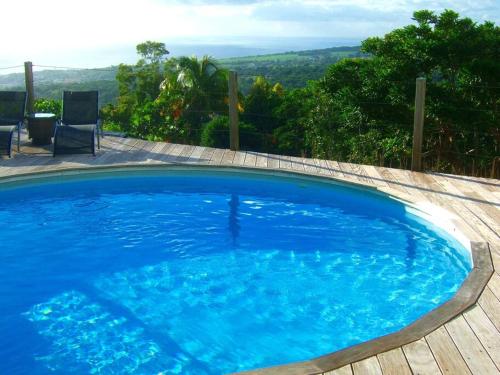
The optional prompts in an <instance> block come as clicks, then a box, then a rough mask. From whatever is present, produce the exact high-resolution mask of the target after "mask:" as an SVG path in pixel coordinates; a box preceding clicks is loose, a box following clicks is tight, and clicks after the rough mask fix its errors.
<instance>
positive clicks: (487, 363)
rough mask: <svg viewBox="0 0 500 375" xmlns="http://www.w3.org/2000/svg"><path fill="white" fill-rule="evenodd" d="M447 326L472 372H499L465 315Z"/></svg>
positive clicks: (487, 373) (487, 374) (488, 374)
mask: <svg viewBox="0 0 500 375" xmlns="http://www.w3.org/2000/svg"><path fill="white" fill-rule="evenodd" d="M445 326H446V330H447V331H448V333H449V334H450V336H451V338H452V339H453V342H454V343H455V345H456V346H457V348H458V350H459V351H460V354H462V357H463V358H464V360H465V362H466V363H467V366H468V367H469V369H470V370H471V372H472V373H474V374H482V375H483V374H484V375H490V374H491V375H493V374H495V375H497V374H498V369H497V368H496V366H495V364H494V363H493V361H492V360H491V358H490V356H489V355H488V353H486V350H485V349H484V348H483V346H482V345H481V343H480V342H479V340H478V338H477V337H476V335H475V334H474V332H473V331H472V329H471V328H470V327H469V325H468V324H467V322H466V321H465V319H464V317H463V316H459V317H457V318H455V319H453V320H452V321H450V322H449V323H447V324H446V325H445Z"/></svg>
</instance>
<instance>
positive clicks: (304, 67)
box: [0, 47, 366, 105]
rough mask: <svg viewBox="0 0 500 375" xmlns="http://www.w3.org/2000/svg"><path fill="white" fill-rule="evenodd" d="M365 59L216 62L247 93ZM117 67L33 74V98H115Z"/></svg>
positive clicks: (18, 79)
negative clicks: (257, 83) (257, 82)
mask: <svg viewBox="0 0 500 375" xmlns="http://www.w3.org/2000/svg"><path fill="white" fill-rule="evenodd" d="M362 56H366V55H364V54H362V53H361V52H360V49H359V47H333V48H326V49H316V50H309V51H299V52H295V51H291V52H285V53H278V54H269V55H257V56H247V57H235V58H227V59H220V60H219V62H220V64H221V65H222V66H223V67H225V68H227V69H231V70H235V71H237V72H238V76H239V87H240V90H242V91H243V92H247V91H248V89H249V88H250V86H251V84H252V82H253V80H254V78H255V77H256V76H259V75H261V76H264V77H266V78H267V79H268V80H270V81H271V82H280V83H281V84H282V85H283V86H284V87H285V88H295V87H302V86H305V85H306V83H307V81H309V80H315V79H319V78H321V77H322V76H323V75H324V73H325V71H326V69H327V68H328V66H330V65H331V64H334V63H336V62H337V61H339V60H340V59H343V58H346V57H362ZM117 70H118V67H117V66H111V67H108V68H102V69H81V70H79V69H71V70H69V69H68V70H61V69H58V70H42V71H35V72H34V73H33V76H34V78H33V80H34V83H35V95H36V96H37V97H43V98H51V99H59V98H61V92H62V91H63V90H99V94H100V95H99V96H100V104H101V105H103V104H107V103H113V102H115V101H116V98H117V96H118V85H117V82H116V79H115V77H116V72H117ZM5 89H24V74H23V73H13V74H7V75H0V90H5Z"/></svg>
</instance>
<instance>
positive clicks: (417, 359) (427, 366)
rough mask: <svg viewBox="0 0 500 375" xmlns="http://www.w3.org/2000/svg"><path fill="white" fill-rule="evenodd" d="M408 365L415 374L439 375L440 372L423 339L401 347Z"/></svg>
mask: <svg viewBox="0 0 500 375" xmlns="http://www.w3.org/2000/svg"><path fill="white" fill-rule="evenodd" d="M403 351H404V353H405V356H406V359H407V360H408V364H409V365H410V367H411V370H412V371H413V373H415V374H422V375H424V374H425V375H439V374H441V371H440V370H439V366H438V364H437V363H436V360H435V359H434V356H433V355H432V352H431V349H430V348H429V346H428V345H427V342H426V341H425V339H420V340H418V341H415V342H412V343H411V344H408V345H405V346H403Z"/></svg>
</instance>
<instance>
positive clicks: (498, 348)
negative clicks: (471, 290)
mask: <svg viewBox="0 0 500 375" xmlns="http://www.w3.org/2000/svg"><path fill="white" fill-rule="evenodd" d="M463 316H464V317H465V320H466V321H467V323H469V326H470V327H471V328H472V330H473V331H474V334H475V335H476V337H477V338H478V339H479V341H480V342H481V344H482V345H483V347H484V348H485V349H486V352H487V353H488V354H489V356H490V358H491V359H492V360H493V363H494V364H495V366H497V369H500V333H499V332H498V331H497V329H496V328H495V326H494V325H493V323H492V322H491V320H490V319H489V318H488V316H487V315H486V314H485V313H484V311H483V309H482V308H481V306H478V305H476V306H474V307H473V308H471V309H469V310H467V311H466V312H465V313H464V314H463Z"/></svg>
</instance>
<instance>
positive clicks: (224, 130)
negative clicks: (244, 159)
mask: <svg viewBox="0 0 500 375" xmlns="http://www.w3.org/2000/svg"><path fill="white" fill-rule="evenodd" d="M239 129H240V148H241V149H243V150H254V151H259V150H260V147H261V144H262V134H260V133H259V132H258V131H257V129H256V128H255V127H254V126H253V125H250V124H246V123H244V122H240V123H239ZM201 145H202V146H206V147H216V148H229V118H228V117H227V116H217V117H214V118H213V119H212V120H211V121H209V122H207V123H206V124H204V125H203V128H202V132H201Z"/></svg>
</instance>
